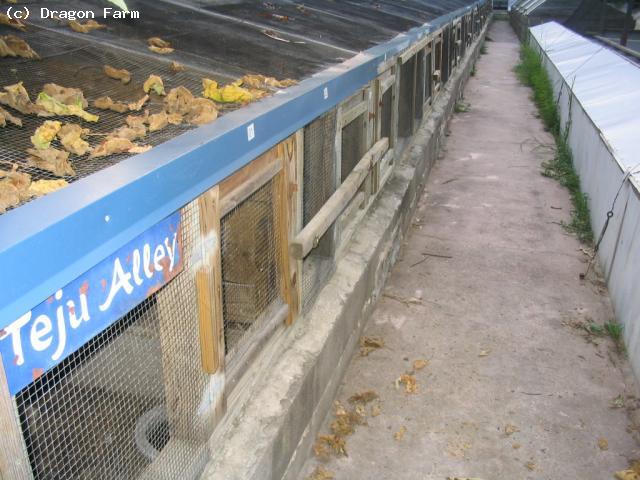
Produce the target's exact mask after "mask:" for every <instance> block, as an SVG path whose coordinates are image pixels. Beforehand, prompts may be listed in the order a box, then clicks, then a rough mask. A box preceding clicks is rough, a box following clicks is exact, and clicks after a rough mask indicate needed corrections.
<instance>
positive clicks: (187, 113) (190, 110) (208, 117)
mask: <svg viewBox="0 0 640 480" xmlns="http://www.w3.org/2000/svg"><path fill="white" fill-rule="evenodd" d="M164 106H165V110H166V111H167V113H168V114H169V115H168V117H169V123H173V120H172V119H176V120H177V117H178V116H180V117H184V120H185V121H186V122H188V123H190V124H191V125H204V124H206V123H210V122H213V121H214V120H215V119H216V118H218V109H217V108H216V105H215V104H214V103H213V102H212V101H211V100H208V99H206V98H195V97H194V96H193V94H192V93H191V92H190V91H189V89H188V88H185V87H176V88H172V89H171V90H170V91H169V94H168V95H167V96H166V97H165V99H164Z"/></svg>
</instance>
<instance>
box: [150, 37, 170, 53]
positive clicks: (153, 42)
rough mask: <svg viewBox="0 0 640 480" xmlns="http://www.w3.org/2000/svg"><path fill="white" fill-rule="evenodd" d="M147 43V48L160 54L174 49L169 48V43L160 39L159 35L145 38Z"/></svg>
mask: <svg viewBox="0 0 640 480" xmlns="http://www.w3.org/2000/svg"><path fill="white" fill-rule="evenodd" d="M147 44H148V45H149V50H151V51H152V52H155V53H159V54H160V55H166V54H168V53H171V52H173V51H174V49H173V48H171V44H170V43H169V42H167V41H165V40H162V39H161V38H160V37H151V38H149V39H147Z"/></svg>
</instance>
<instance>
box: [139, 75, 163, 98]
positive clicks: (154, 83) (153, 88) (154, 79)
mask: <svg viewBox="0 0 640 480" xmlns="http://www.w3.org/2000/svg"><path fill="white" fill-rule="evenodd" d="M142 88H143V90H144V93H149V92H154V93H155V94H156V95H165V91H164V83H162V79H161V78H160V77H159V76H158V75H149V78H147V80H146V81H145V82H144V85H143V86H142Z"/></svg>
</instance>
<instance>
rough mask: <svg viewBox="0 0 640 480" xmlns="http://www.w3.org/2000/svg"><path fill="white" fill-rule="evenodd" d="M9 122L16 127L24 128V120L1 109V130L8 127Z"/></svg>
mask: <svg viewBox="0 0 640 480" xmlns="http://www.w3.org/2000/svg"><path fill="white" fill-rule="evenodd" d="M7 122H9V123H12V124H13V125H15V126H16V127H22V120H21V119H19V118H18V117H14V116H13V115H11V114H10V113H9V112H7V111H6V110H5V109H4V108H2V107H0V128H1V127H6V126H7Z"/></svg>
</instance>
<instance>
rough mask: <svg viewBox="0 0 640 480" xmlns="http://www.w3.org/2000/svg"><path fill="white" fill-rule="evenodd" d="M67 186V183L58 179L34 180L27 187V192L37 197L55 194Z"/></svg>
mask: <svg viewBox="0 0 640 480" xmlns="http://www.w3.org/2000/svg"><path fill="white" fill-rule="evenodd" d="M67 185H69V182H67V181H66V180H64V179H62V178H59V179H57V180H36V181H35V182H33V183H32V184H31V186H30V187H29V192H31V193H33V195H35V196H37V197H39V196H42V195H46V194H48V193H51V192H55V191H56V190H60V189H61V188H64V187H66V186H67Z"/></svg>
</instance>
